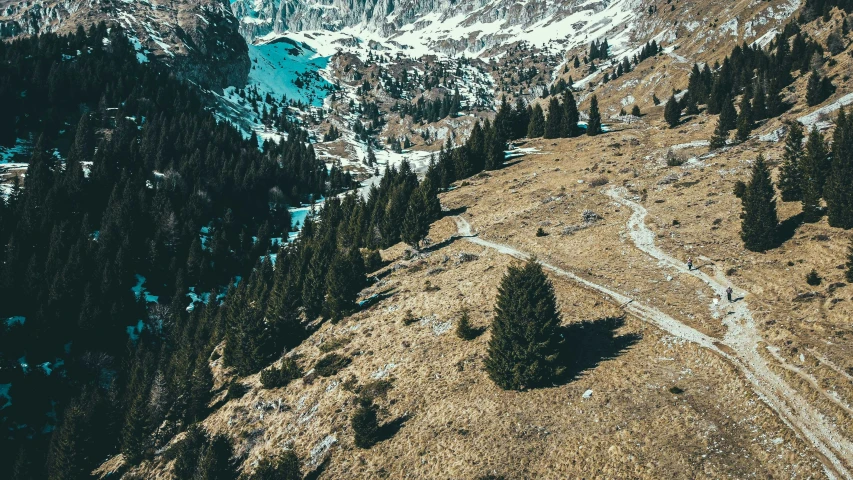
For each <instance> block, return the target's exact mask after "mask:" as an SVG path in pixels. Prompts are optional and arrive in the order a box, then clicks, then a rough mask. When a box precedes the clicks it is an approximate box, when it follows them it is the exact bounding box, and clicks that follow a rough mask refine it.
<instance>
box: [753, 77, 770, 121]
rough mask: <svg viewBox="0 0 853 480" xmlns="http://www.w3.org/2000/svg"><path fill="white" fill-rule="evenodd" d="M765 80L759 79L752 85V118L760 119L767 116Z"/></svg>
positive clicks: (754, 119)
mask: <svg viewBox="0 0 853 480" xmlns="http://www.w3.org/2000/svg"><path fill="white" fill-rule="evenodd" d="M763 85H764V84H763V82H762V81H761V80H760V79H759V80H758V81H756V82H755V83H754V84H753V87H752V91H753V94H752V119H753V121H760V120H764V119H765V118H767V96H766V95H765V93H764V86H763Z"/></svg>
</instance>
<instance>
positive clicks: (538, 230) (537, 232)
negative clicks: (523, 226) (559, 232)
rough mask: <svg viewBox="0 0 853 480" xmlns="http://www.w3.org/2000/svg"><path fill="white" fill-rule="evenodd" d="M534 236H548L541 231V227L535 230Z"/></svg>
mask: <svg viewBox="0 0 853 480" xmlns="http://www.w3.org/2000/svg"><path fill="white" fill-rule="evenodd" d="M536 236H537V237H546V236H548V234H547V233H545V230H542V227H539V228H538V229H537V230H536Z"/></svg>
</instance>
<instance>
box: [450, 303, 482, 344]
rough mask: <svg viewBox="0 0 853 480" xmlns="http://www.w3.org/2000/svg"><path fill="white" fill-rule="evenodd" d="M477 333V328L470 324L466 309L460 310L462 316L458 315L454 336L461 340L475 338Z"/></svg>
mask: <svg viewBox="0 0 853 480" xmlns="http://www.w3.org/2000/svg"><path fill="white" fill-rule="evenodd" d="M478 333H479V332H477V329H475V328H474V327H472V326H471V319H470V318H468V310H467V309H466V310H462V316H461V317H459V323H457V324H456V336H457V337H459V338H461V339H462V340H473V339H475V338H477V334H478Z"/></svg>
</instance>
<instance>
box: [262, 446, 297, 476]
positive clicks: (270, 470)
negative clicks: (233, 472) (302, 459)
mask: <svg viewBox="0 0 853 480" xmlns="http://www.w3.org/2000/svg"><path fill="white" fill-rule="evenodd" d="M250 478H251V480H300V479H301V478H302V470H301V469H300V466H299V457H297V456H296V454H295V453H293V451H290V450H288V451H286V452H284V453H282V454H280V455H276V456H274V457H272V458H270V457H267V458H264V459H262V460H261V461H260V462H258V467H257V468H256V469H255V473H253V474H252V476H251V477H250Z"/></svg>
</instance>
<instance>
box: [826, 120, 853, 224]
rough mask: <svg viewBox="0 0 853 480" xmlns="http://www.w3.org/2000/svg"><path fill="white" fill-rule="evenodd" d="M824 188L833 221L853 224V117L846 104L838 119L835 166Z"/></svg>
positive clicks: (829, 218)
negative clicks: (846, 108) (848, 112)
mask: <svg viewBox="0 0 853 480" xmlns="http://www.w3.org/2000/svg"><path fill="white" fill-rule="evenodd" d="M824 190H825V195H824V196H825V198H826V213H827V220H828V221H829V225H830V226H833V227H839V228H844V229H848V228H853V117H849V116H848V115H846V114H845V112H844V109H843V108H842V109H841V110H839V112H838V117H837V119H836V121H835V133H834V134H833V141H832V166H831V170H830V173H829V178H828V179H827V184H826V187H825V189H824Z"/></svg>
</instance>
